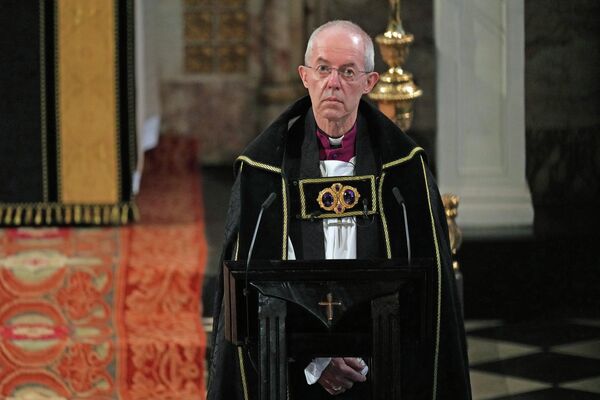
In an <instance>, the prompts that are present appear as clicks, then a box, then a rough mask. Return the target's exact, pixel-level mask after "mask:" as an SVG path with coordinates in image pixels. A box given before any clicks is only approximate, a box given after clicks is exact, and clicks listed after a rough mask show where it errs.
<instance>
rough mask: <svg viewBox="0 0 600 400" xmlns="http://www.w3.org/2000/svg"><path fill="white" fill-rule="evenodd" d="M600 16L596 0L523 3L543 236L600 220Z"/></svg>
mask: <svg viewBox="0 0 600 400" xmlns="http://www.w3.org/2000/svg"><path fill="white" fill-rule="evenodd" d="M599 15H600V4H599V3H598V2H597V1H590V0H573V1H568V0H550V1H547V0H528V1H526V2H525V38H526V43H525V63H526V64H525V117H526V143H527V178H528V181H529V185H530V188H531V193H532V198H533V203H534V206H535V211H536V216H535V220H536V227H537V228H538V230H543V231H549V232H550V231H568V230H576V231H581V230H591V229H594V228H595V227H594V226H593V225H594V222H593V221H596V222H598V221H599V217H598V216H597V215H598V210H597V208H598V199H599V198H600V113H599V112H598V110H600V80H598V71H599V69H598V66H599V65H600V52H598V48H600V25H599V24H598V16H599Z"/></svg>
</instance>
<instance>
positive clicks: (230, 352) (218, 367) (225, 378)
mask: <svg viewBox="0 0 600 400" xmlns="http://www.w3.org/2000/svg"><path fill="white" fill-rule="evenodd" d="M240 212H241V205H240V175H238V176H237V178H236V180H235V183H234V184H233V187H232V189H231V197H230V200H229V209H228V211H227V219H226V222H225V235H224V245H223V251H222V253H221V259H220V262H219V265H222V264H223V260H226V259H231V258H232V255H233V252H234V251H235V242H236V238H237V234H238V230H239V220H240ZM224 325H225V324H224V323H223V270H222V269H221V271H220V272H219V279H218V282H217V288H216V293H215V301H214V310H213V334H212V352H211V356H210V370H209V376H208V393H207V397H206V398H207V400H224V399H231V400H244V398H245V397H244V391H245V389H244V385H243V384H242V382H243V381H242V375H243V374H242V367H241V364H240V359H239V355H238V351H239V350H238V348H237V347H236V346H234V345H233V344H231V343H229V342H228V341H226V340H225V334H224ZM236 361H237V362H236ZM246 390H247V388H246Z"/></svg>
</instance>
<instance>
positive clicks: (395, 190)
mask: <svg viewBox="0 0 600 400" xmlns="http://www.w3.org/2000/svg"><path fill="white" fill-rule="evenodd" d="M392 193H393V194H394V197H395V198H396V201H397V202H398V204H399V205H400V206H402V211H403V213H402V214H403V215H404V231H405V232H406V249H407V255H408V257H407V258H408V265H409V266H410V261H411V255H410V234H409V233H408V218H407V216H406V215H407V214H406V203H405V202H404V198H403V197H402V195H401V194H400V189H398V187H397V186H394V187H393V188H392Z"/></svg>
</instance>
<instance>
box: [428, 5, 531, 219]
mask: <svg viewBox="0 0 600 400" xmlns="http://www.w3.org/2000/svg"><path fill="white" fill-rule="evenodd" d="M434 4H435V37H436V48H437V61H438V63H437V66H438V82H437V86H438V90H437V93H438V97H437V102H438V103H437V110H438V134H437V146H436V149H437V171H438V183H439V186H440V190H441V191H442V192H451V193H454V194H457V195H459V196H460V197H461V205H460V213H459V218H458V223H459V225H461V227H484V228H488V227H501V226H530V225H531V224H532V222H533V207H532V203H531V195H530V192H529V188H528V186H527V182H526V179H525V108H524V74H525V68H524V67H525V64H524V43H525V37H524V36H525V35H524V2H523V0H500V1H493V2H481V1H478V0H436V1H435V3H434Z"/></svg>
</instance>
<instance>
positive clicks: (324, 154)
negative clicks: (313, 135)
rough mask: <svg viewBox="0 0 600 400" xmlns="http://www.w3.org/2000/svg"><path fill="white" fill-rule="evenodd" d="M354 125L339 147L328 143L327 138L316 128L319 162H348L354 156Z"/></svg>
mask: <svg viewBox="0 0 600 400" xmlns="http://www.w3.org/2000/svg"><path fill="white" fill-rule="evenodd" d="M356 130H357V129H356V123H355V124H354V125H353V126H352V128H350V130H349V131H348V132H346V133H345V134H344V136H343V138H342V143H341V144H340V145H339V146H334V145H332V144H331V142H330V141H329V136H327V134H325V132H323V131H322V130H320V129H319V128H317V138H318V139H319V160H337V161H345V162H349V161H350V159H351V158H352V157H354V154H355V148H354V146H355V143H356Z"/></svg>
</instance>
